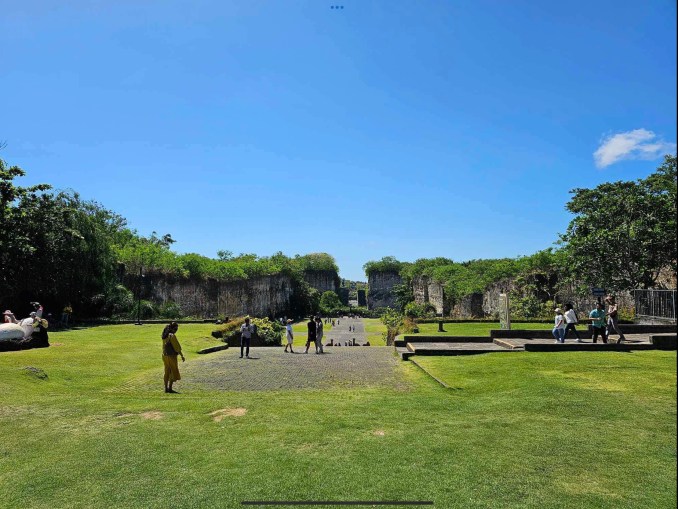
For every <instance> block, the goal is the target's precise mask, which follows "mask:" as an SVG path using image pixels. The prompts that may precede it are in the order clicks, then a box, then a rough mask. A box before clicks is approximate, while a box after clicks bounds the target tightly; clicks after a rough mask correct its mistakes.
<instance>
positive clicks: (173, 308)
mask: <svg viewBox="0 0 678 509" xmlns="http://www.w3.org/2000/svg"><path fill="white" fill-rule="evenodd" d="M158 315H159V316H160V317H161V318H180V317H181V308H180V307H179V304H177V303H176V302H173V301H171V300H168V301H167V302H163V303H162V304H161V305H160V307H159V308H158Z"/></svg>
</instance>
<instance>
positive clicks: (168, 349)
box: [162, 336, 179, 355]
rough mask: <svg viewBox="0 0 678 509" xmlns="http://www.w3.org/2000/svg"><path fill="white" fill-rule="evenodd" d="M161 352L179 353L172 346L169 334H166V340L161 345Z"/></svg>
mask: <svg viewBox="0 0 678 509" xmlns="http://www.w3.org/2000/svg"><path fill="white" fill-rule="evenodd" d="M162 354H163V355H179V353H178V352H177V351H176V350H175V349H174V347H173V346H172V341H171V340H170V336H167V341H165V343H163V345H162Z"/></svg>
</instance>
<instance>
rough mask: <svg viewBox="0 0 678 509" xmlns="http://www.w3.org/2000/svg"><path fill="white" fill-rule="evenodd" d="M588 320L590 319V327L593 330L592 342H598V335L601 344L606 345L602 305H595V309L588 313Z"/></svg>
mask: <svg viewBox="0 0 678 509" xmlns="http://www.w3.org/2000/svg"><path fill="white" fill-rule="evenodd" d="M589 318H591V326H592V329H593V342H594V343H597V342H598V334H600V337H601V338H602V340H603V343H607V334H606V333H605V310H604V309H603V304H602V303H600V302H599V303H598V304H596V309H594V310H592V311H591V312H590V313H589Z"/></svg>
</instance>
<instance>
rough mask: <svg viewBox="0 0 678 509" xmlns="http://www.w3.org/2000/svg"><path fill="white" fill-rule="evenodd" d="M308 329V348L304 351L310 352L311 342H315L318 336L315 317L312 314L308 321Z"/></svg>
mask: <svg viewBox="0 0 678 509" xmlns="http://www.w3.org/2000/svg"><path fill="white" fill-rule="evenodd" d="M306 329H307V330H308V337H307V338H306V350H305V351H304V353H308V349H309V347H310V346H311V342H313V343H315V336H316V326H315V317H313V316H311V319H310V320H309V321H308V322H307V323H306Z"/></svg>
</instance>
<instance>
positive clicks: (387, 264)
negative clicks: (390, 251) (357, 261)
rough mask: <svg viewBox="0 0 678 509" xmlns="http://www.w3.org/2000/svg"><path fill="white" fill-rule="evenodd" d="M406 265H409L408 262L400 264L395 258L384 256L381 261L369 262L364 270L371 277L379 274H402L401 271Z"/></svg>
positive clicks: (364, 266)
mask: <svg viewBox="0 0 678 509" xmlns="http://www.w3.org/2000/svg"><path fill="white" fill-rule="evenodd" d="M406 265H408V264H407V262H400V261H398V260H396V259H395V257H393V256H384V257H383V258H382V259H381V260H378V261H370V262H367V263H366V264H365V265H363V269H364V270H365V274H367V276H368V277H369V276H371V275H372V274H376V273H378V272H396V273H398V274H400V271H401V270H402V269H403V268H404V267H405V266H406Z"/></svg>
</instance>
